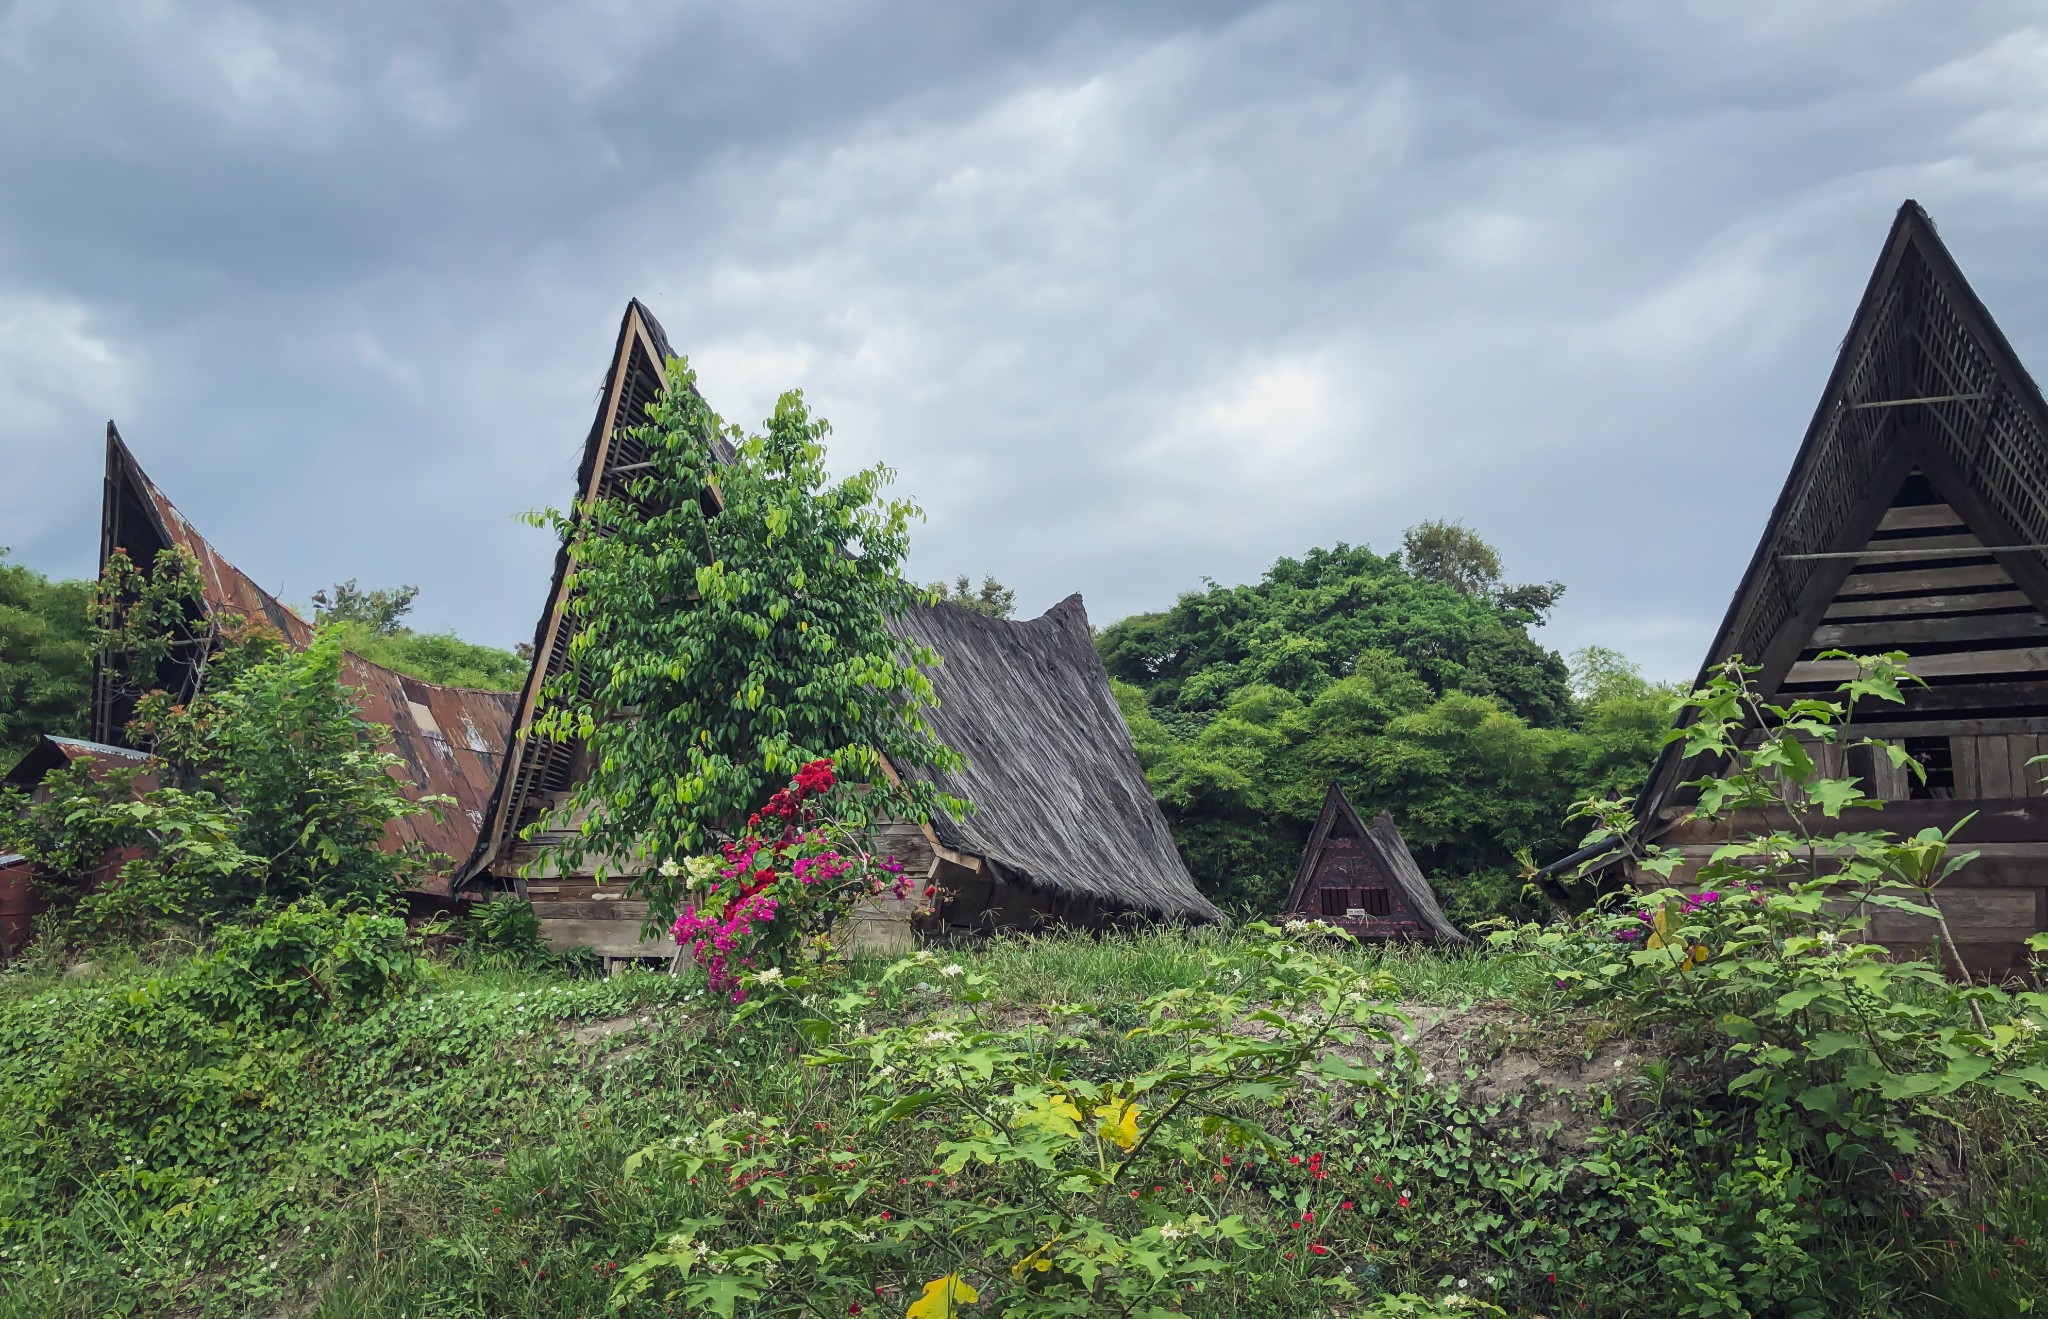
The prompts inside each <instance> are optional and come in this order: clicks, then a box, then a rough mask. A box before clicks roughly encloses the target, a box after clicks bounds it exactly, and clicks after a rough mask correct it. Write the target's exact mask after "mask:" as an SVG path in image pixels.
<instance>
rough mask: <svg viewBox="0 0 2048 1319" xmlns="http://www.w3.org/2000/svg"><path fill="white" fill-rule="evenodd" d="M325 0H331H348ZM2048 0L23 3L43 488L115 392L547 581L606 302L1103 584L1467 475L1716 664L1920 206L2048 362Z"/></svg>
mask: <svg viewBox="0 0 2048 1319" xmlns="http://www.w3.org/2000/svg"><path fill="white" fill-rule="evenodd" d="M323 11H324V12H323ZM2030 19H2033V20H2039V21H2042V22H2043V23H2048V18H2044V16H2043V15H2042V12H2041V10H2040V7H2039V6H2038V5H2030V4H1997V3H1989V4H1972V3H1967V2H1959V0H1944V2H1943V3H1938V4H1937V3H1923V4H1907V3H1876V2H1873V3H1857V2H1855V0H1825V2H1824V3H1800V2H1798V0H1762V2H1760V3H1749V2H1747V0H1710V2H1702V3H1694V4H1688V3H1680V2H1678V0H1646V2H1645V3H1635V4H1630V3H1614V4H1591V3H1584V4H1581V3H1545V4H1530V3H1513V4H1505V3H1504V4H1486V3H1463V2H1461V3H1454V4H1424V3H1413V4H1383V5H1367V4H1359V3H1334V4H1308V3H1303V4H1272V5H1263V6H1260V5H1228V4H1220V3H1218V4H1198V3H1189V2H1188V0H1175V2H1173V3H1158V4H1139V3H1130V2H1128V0H1125V2H1123V3H1117V4H1108V5H1105V4H1099V3H1098V4H1062V3H1054V2H1052V0H1029V2H1028V3H1017V4H993V3H964V4H963V3H961V2H960V0H933V2H932V3H894V4H886V5H883V4H859V3H839V4H825V3H816V4H803V3H755V4H744V3H733V2H731V0H727V2H725V3H715V4H714V3H703V4H689V5H671V6H660V5H651V4H644V3H643V4H627V3H624V2H623V0H620V2H617V3H592V4H586V5H581V6H574V5H538V4H522V3H485V2H483V0H438V2H437V3H432V4H424V5H423V4H419V3H416V2H415V0H406V2H404V3H400V2H399V0H349V2H348V3H346V4H334V5H318V4H292V5H277V6H274V7H265V6H260V5H245V4H227V3H207V2H205V0H194V2H192V3H183V2H181V0H130V2H124V3H98V4H90V5H86V4H79V3H77V2H76V0H0V544H7V545H12V546H13V547H14V552H15V555H16V557H17V558H19V559H21V560H23V561H26V562H28V563H31V564H33V565H35V566H38V567H40V568H42V569H44V570H46V571H48V572H52V573H62V574H87V573H90V572H91V571H92V569H93V566H94V556H95V553H96V549H97V521H98V515H99V478H100V470H101V461H102V447H101V436H102V434H103V428H104V426H105V423H106V420H107V419H108V418H109V417H112V418H114V419H115V420H116V421H117V422H118V423H119V424H120V427H121V430H122V433H123V434H124V435H125V436H126V437H127V439H128V441H129V443H130V444H131V445H132V447H133V448H134V450H135V452H136V454H137V456H138V457H139V458H140V459H141V461H142V463H143V464H144V466H145V467H146V468H147V469H148V470H149V471H150V472H151V474H152V475H153V476H154V477H155V478H156V479H157V481H158V483H159V484H160V485H162V486H163V488H164V489H165V490H166V492H167V493H168V494H169V495H170V497H171V498H172V499H173V500H174V501H175V502H177V503H178V504H179V505H180V506H181V507H182V508H183V509H184V510H185V512H186V513H188V514H189V515H190V516H191V517H192V518H193V520H194V521H195V522H196V523H197V524H198V525H199V526H200V527H201V528H202V529H203V530H204V531H205V532H206V533H207V534H208V536H209V537H210V538H211V539H212V540H213V541H214V542H215V544H216V545H217V546H218V547H219V548H220V549H221V551H222V552H223V553H225V554H226V555H227V556H228V557H230V558H232V559H234V560H236V561H237V562H238V563H240V564H241V566H242V567H243V568H244V569H246V570H247V571H249V572H250V573H251V574H252V575H254V576H255V577H256V578H258V580H260V581H262V582H263V583H264V584H265V585H266V586H269V587H271V588H272V589H275V590H277V591H279V592H280V593H281V594H282V595H283V596H285V597H286V598H287V599H293V600H303V599H304V598H305V597H306V596H307V595H309V594H310V593H311V592H312V591H313V590H314V589H316V588H318V587H319V586H321V585H324V584H326V583H328V582H331V581H334V580H336V579H337V578H342V577H356V578H359V579H361V580H362V581H363V583H364V584H365V585H386V584H392V583H397V582H413V583H417V584H418V585H420V586H421V587H422V588H423V594H422V596H421V598H420V603H419V606H418V609H417V611H416V613H417V617H418V621H419V622H420V623H421V624H422V625H424V626H427V627H431V628H441V627H452V628H454V629H456V630H458V631H459V632H461V633H462V634H463V635H465V636H468V637H471V638H473V639H475V640H481V641H489V642H492V643H495V644H499V645H510V644H511V643H512V642H514V641H516V640H520V639H524V638H526V637H528V636H530V635H531V633H532V630H533V624H534V619H535V616H536V614H537V613H538V611H539V609H540V607H541V605H542V603H543V600H542V597H543V595H544V593H545V590H546V586H547V576H548V564H549V562H550V559H551V556H552V545H551V544H549V543H548V541H547V540H546V538H545V536H544V534H543V533H542V532H539V531H536V530H533V529H531V528H529V527H526V526H524V525H523V524H521V523H520V522H518V521H517V520H516V517H517V514H519V513H520V512H521V511H522V510H525V509H529V508H533V507H536V506H539V505H544V504H548V503H561V502H564V501H566V500H567V499H568V498H569V497H570V495H571V493H572V492H571V490H570V488H569V487H570V482H571V480H572V477H573V473H574V466H575V460H576V456H577V452H578V450H579V447H580V445H581V442H582V437H583V435H584V432H585V431H586V430H587V429H588V427H589V424H590V418H591V413H592V409H593V406H594V404H595V400H596V393H597V388H598V384H599V380H600V377H601V376H602V374H603V371H604V367H605V365H606V359H607V357H608V355H609V353H610V350H611V346H612V337H613V335H614V333H615V332H616V328H617V324H618V318H619V315H620V313H621V311H622V309H623V307H624V304H625V301H626V299H627V298H628V297H629V296H635V295H637V296H639V297H640V298H642V299H643V300H645V301H646V302H647V303H648V304H649V305H650V306H651V307H652V308H653V309H654V311H655V313H656V314H657V315H658V316H659V317H660V318H661V319H662V321H663V323H664V324H665V325H666V327H667V329H668V332H669V336H670V338H671V340H672V341H673V342H674V344H675V346H676V347H677V350H678V351H680V352H685V353H687V354H689V355H690V357H691V358H692V359H693V361H694V362H695V364H696V365H697V367H698V370H699V373H700V378H701V380H702V383H703V386H704V389H705V392H706V394H707V396H708V397H709V398H710V400H711V402H712V404H713V406H714V407H716V408H718V409H719V410H720V411H721V412H722V413H724V414H725V415H726V416H727V417H728V418H730V419H733V420H738V421H743V422H748V423H752V422H755V421H757V420H758V419H760V418H761V417H762V416H764V415H765V414H766V413H767V411H768V410H769V409H770V407H771V406H772V404H773V401H774V398H775V396H776V394H777V393H779V392H780V391H781V390H782V389H784V388H788V387H791V386H801V387H802V388H803V389H804V391H805V393H806V395H807V396H808V397H809V398H810V399H811V400H812V402H813V403H814V405H815V406H816V407H817V409H818V410H819V411H821V412H822V413H823V414H824V415H825V416H827V417H829V418H830V419H831V420H832V422H833V423H834V426H835V428H836V435H835V439H834V441H833V450H832V452H833V459H834V465H835V467H837V468H839V469H841V470H850V469H851V468H852V467H854V466H856V465H864V464H866V463H870V462H874V461H886V462H888V463H889V464H891V465H892V466H894V467H896V468H897V469H898V470H899V472H900V473H901V475H900V478H899V482H898V485H899V489H900V490H901V491H902V492H903V493H906V494H909V495H911V496H912V497H914V498H915V499H917V500H918V501H919V502H920V503H921V504H922V505H923V506H924V508H925V509H926V511H927V514H928V521H927V523H926V524H925V525H924V526H923V528H922V529H921V531H920V532H919V534H918V535H917V537H916V540H915V550H914V557H913V567H914V569H915V570H916V571H917V573H918V574H919V575H920V576H922V577H926V578H929V577H935V576H939V575H948V576H950V575H952V574H954V573H956V572H968V573H972V574H975V575H976V576H977V577H978V576H979V575H980V574H981V573H984V572H992V573H994V574H995V575H996V576H998V577H999V578H1001V579H1002V580H1003V581H1004V582H1006V583H1009V584H1010V585H1012V586H1014V587H1016V588H1017V589H1018V592H1019V601H1020V605H1021V606H1022V607H1023V608H1024V610H1026V611H1028V612H1031V613H1036V612H1037V611H1039V610H1042V609H1044V608H1045V607H1047V606H1048V605H1050V604H1052V603H1053V602H1055V601H1056V600H1058V599H1059V598H1060V597H1062V596H1064V595H1066V594H1067V593H1069V592H1071V591H1080V592H1082V593H1083V594H1084V595H1085V597H1086V599H1087V602H1088V607H1089V612H1090V615H1091V616H1092V617H1093V618H1094V620H1095V621H1096V622H1097V623H1098V624H1101V623H1105V622H1108V621H1110V620H1112V619H1115V618H1117V617H1120V616H1122V615H1124V614H1128V613H1131V612H1134V611H1138V610H1145V609H1154V608H1160V607H1163V606H1165V605H1166V604H1168V603H1170V602H1171V601H1172V599H1173V597H1174V596H1175V595H1176V594H1177V593H1179V592H1180V591H1182V590H1185V589H1188V588H1190V587H1193V586H1195V585H1197V584H1198V583H1199V581H1200V579H1201V578H1203V577H1205V576H1206V577H1211V578H1214V579H1216V580H1219V581H1223V582H1236V581H1244V580H1249V579H1252V578H1255V577H1256V576H1257V575H1258V574H1259V573H1260V571H1261V570H1262V569H1263V568H1264V567H1265V566H1266V565H1267V564H1268V563H1270V562H1271V560H1272V559H1273V558H1274V557H1275V556H1278V555H1281V554H1294V553H1299V552H1300V551H1302V550H1305V549H1307V548H1309V547H1310V546H1314V545H1320V544H1328V543H1331V542H1334V541H1338V540H1344V541H1350V542H1352V543H1354V544H1355V543H1361V542H1363V543H1366V544H1370V545H1372V546H1374V547H1375V548H1378V549H1388V548H1392V547H1394V546H1396V545H1398V543H1399V539H1400V533H1401V530H1402V529H1403V528H1404V527H1407V526H1409V525H1410V524H1412V523H1414V522H1416V521H1419V520H1421V519H1423V518H1428V517H1448V518H1459V519H1463V520H1464V521H1466V522H1467V523H1469V524H1470V525H1472V526H1473V527H1475V528H1477V529H1478V530H1479V531H1480V532H1481V533H1482V534H1484V535H1485V536H1487V537H1488V538H1490V539H1491V540H1493V541H1494V542H1496V543H1497V544H1498V545H1499V546H1500V547H1501V549H1502V551H1503V553H1504V555H1505V558H1506V560H1507V564H1508V569H1509V572H1510V574H1511V575H1512V576H1513V577H1515V578H1517V579H1539V580H1540V579H1550V578H1556V579H1560V580H1562V581H1564V582H1565V583H1567V585H1568V587H1569V593H1568V595H1567V596H1566V598H1565V603H1564V605H1563V607H1562V608H1561V610H1560V611H1559V613H1558V615H1557V617H1556V619H1555V621H1554V622H1553V624H1552V625H1551V626H1550V627H1549V628H1548V629H1546V630H1545V632H1543V633H1541V634H1539V635H1541V636H1542V637H1543V638H1544V639H1545V640H1546V641H1547V642H1548V643H1549V644H1551V645H1554V646H1557V647H1559V648H1560V649H1566V650H1569V649H1571V648H1573V647H1576V646H1579V645H1583V644H1586V643H1588V642H1599V643H1602V644H1606V645H1610V646H1614V647H1617V648H1619V649H1621V650H1623V651H1625V652H1627V653H1628V654H1630V655H1631V656H1633V657H1635V658H1636V659H1637V660H1639V661H1640V662H1641V663H1642V664H1643V666H1644V667H1645V669H1646V670H1648V671H1649V672H1650V673H1651V674H1652V675H1653V676H1660V677H1662V676H1681V675H1689V674H1690V673H1691V671H1692V670H1693V669H1694V668H1695V667H1696V665H1697V664H1698V662H1699V658H1700V653H1701V651H1702V650H1703V648H1704V647H1705V645H1706V644H1707V640H1708V633H1709V632H1710V630H1711V629H1712V627H1713V625H1714V624H1715V623H1716V622H1717V621H1718V620H1719V617H1720V614H1721V611H1722V610H1723V609H1724V608H1725V607H1726V604H1727V600H1728V596H1729V594H1730V592H1731V591H1732V590H1733V587H1734V583H1735V580H1736V577H1737V576H1738V574H1739V572H1740V570H1741V566H1742V564H1743V563H1744V562H1745V561H1746V560H1747V557H1748V555H1749V552H1750V550H1751V548H1752V546H1753V545H1754V542H1755V539H1756V537H1757V535H1758V533H1759V531H1760V530H1761V525H1762V521H1763V518H1764V516H1765V514H1766V512H1767V511H1768V508H1769V505H1770V502H1771V500H1772V498H1773V497H1774V496H1775V494H1776V491H1777V489H1778V486H1779V484H1780V483H1781V482H1782V480H1783V477H1784V473H1785V469H1786V467H1787V465H1788V464H1789V462H1790V460H1791V456H1792V453H1793V451H1794V449H1795V448H1796V446H1797V444H1798V441H1799V438H1800V435H1801V433H1802V431H1803V430H1804V427H1805V425H1806V421H1807V419H1808V417H1809V415H1810V413H1811V412H1812V409H1813V406H1814V404H1815V401H1816V399H1817V397H1818V394H1819V391H1820V389H1821V386H1822V384H1823V383H1824V381H1825V378H1826V375H1827V371H1828V368H1829V366H1830V364H1831V362H1832V360H1833V356H1834V353H1835V350H1836V348H1837V346H1838V343H1839V340H1840V338H1841V335H1842V333H1843V331H1844V330H1845V329H1846V328H1847V326H1848V321H1849V317H1850V314H1851V312H1852V311H1853V309H1854V304H1855V300H1856V298H1857V296H1858V294H1859V293H1860V292H1861V289H1862V285H1863V282H1864V280H1865V279H1866V278H1867V277H1868V274H1869V270H1870V267H1871V265H1872V263H1873V262H1874V260H1875V259H1876V256H1877V251H1878V247H1879V244H1880V243H1881V241H1882V239H1883V237H1884V234H1885V232H1886V228H1887V226H1888V225H1889V223H1890V221H1891V217H1892V213H1893V211H1894V210H1895V209H1896V207H1897V206H1898V204H1899V202H1900V201H1901V200H1903V199H1904V198H1906V197H1909V196H1910V197H1915V198H1917V199H1919V200H1920V201H1921V202H1922V203H1923V204H1924V205H1925V206H1927V208H1928V209H1929V211H1930V212H1931V213H1932V214H1933V216H1934V219H1935V221H1936V223H1937V224H1938V225H1939V226H1940V228H1941V231H1942V233H1943V236H1944V237H1945V238H1946V239H1947V241H1948V243H1949V245H1950V247H1951V249H1952V250H1953V251H1954V252H1955V254H1956V256H1957V258H1958V259H1959V260H1960V262H1961V263H1962V266H1963V268H1964V271H1965V272H1966V274H1967V275H1968V276H1969V277H1970V279H1971V281H1972V282H1973V284H1974V285H1975V287H1976V288H1977V290H1978V292H1979V294H1980V295H1981V296H1982V297H1983V298H1984V300H1985V302H1986V303H1987V305H1988V306H1989V307H1990V309H1991V312H1992V314H1993V315H1994V316H1995V317H1997V318H1998V320H1999V321H2000V322H2001V324H2002V325H2003V326H2004V328H2005V331H2006V333H2007V335H2008V336H2009V337H2010V338H2011V339H2012V340H2013V342H2014V344H2015V346H2016V347H2017V348H2018V349H2019V352H2020V354H2021V356H2022V358H2023V359H2026V360H2028V361H2030V362H2032V363H2033V364H2034V366H2035V368H2036V369H2037V370H2042V369H2048V367H2044V363H2048V298H2044V294H2048V246H2044V244H2043V242H2042V241H2041V240H2042V233H2043V221H2044V219H2048V26H2029V20H2030Z"/></svg>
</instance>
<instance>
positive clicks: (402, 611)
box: [313, 577, 533, 692]
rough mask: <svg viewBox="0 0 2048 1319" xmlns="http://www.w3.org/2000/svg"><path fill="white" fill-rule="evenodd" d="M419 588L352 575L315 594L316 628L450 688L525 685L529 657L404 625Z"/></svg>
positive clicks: (367, 655)
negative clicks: (374, 585)
mask: <svg viewBox="0 0 2048 1319" xmlns="http://www.w3.org/2000/svg"><path fill="white" fill-rule="evenodd" d="M419 594H420V588H419V587H417V586H392V587H383V588H378V589H374V590H371V589H365V588H363V587H360V586H358V585H356V579H355V578H353V577H351V578H349V579H348V580H347V581H345V582H336V583H335V584H334V585H333V586H330V587H328V588H326V589H325V590H321V591H315V592H313V607H314V610H315V617H316V618H317V619H318V620H319V622H320V626H321V627H323V628H325V629H327V630H329V631H331V632H333V633H334V635H335V636H337V637H339V638H340V639H341V644H342V646H343V648H344V649H347V650H351V651H354V652H355V653H356V654H358V655H360V656H362V657H363V658H364V659H366V660H368V661H370V662H371V663H372V664H381V665H383V666H384V667H385V668H387V669H394V670H396V671H397V672H399V673H404V674H408V675H410V676H412V677H415V678H423V679H425V680H426V681H428V682H438V683H443V684H445V685H447V686H450V687H482V688H486V689H488V690H490V691H500V692H509V691H516V690H518V688H519V687H520V686H521V685H522V684H524V683H525V681H526V673H527V669H528V668H529V667H530V666H531V664H532V661H533V656H532V654H531V653H530V651H531V648H530V647H524V646H522V647H521V651H522V653H518V654H515V653H514V652H512V651H509V650H499V649H498V648H497V647H495V646H480V645H478V644H477V643H475V642H473V641H464V640H463V639H462V638H461V637H458V636H456V635H455V634H454V633H453V632H415V631H413V630H412V629H411V628H410V627H408V626H407V625H406V622H405V617H406V615H407V614H409V613H411V612H412V607H413V603H414V602H415V601H416V600H417V599H418V598H419Z"/></svg>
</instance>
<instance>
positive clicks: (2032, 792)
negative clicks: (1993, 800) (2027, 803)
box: [2005, 733, 2048, 797]
mask: <svg viewBox="0 0 2048 1319" xmlns="http://www.w3.org/2000/svg"><path fill="white" fill-rule="evenodd" d="M2005 744H2006V746H2007V747H2009V748H2010V749H2011V755H2012V795H2013V796H2015V797H2043V796H2048V792H2044V791H2043V790H2042V786H2041V767H2040V766H2039V765H2029V764H2028V763H2027V762H2028V761H2029V760H2032V759H2033V758H2034V757H2035V756H2038V755H2040V754H2041V739H2040V738H2039V737H2037V736H2035V735H2033V734H2031V733H2010V734H2007V736H2006V739H2005Z"/></svg>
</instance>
